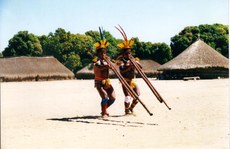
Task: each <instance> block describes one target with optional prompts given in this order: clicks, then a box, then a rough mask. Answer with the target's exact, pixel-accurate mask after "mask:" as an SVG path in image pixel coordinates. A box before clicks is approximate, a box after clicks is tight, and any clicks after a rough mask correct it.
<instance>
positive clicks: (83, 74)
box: [76, 63, 94, 79]
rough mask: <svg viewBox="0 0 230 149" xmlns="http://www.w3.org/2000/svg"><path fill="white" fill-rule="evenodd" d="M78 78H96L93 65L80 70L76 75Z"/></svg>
mask: <svg viewBox="0 0 230 149" xmlns="http://www.w3.org/2000/svg"><path fill="white" fill-rule="evenodd" d="M76 78H77V79H93V78H94V72H93V63H90V64H89V65H87V66H85V67H84V68H82V69H81V70H79V71H78V72H77V73H76Z"/></svg>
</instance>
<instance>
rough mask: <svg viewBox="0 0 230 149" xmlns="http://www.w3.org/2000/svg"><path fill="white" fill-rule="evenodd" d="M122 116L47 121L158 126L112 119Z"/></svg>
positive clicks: (90, 116)
mask: <svg viewBox="0 0 230 149" xmlns="http://www.w3.org/2000/svg"><path fill="white" fill-rule="evenodd" d="M123 116H124V115H113V116H110V117H109V118H101V116H95V115H94V116H93V115H87V116H76V117H65V118H49V119H47V120H52V121H62V122H77V123H84V124H99V125H114V126H122V127H143V126H145V125H149V126H158V124H155V123H143V122H135V121H129V120H116V119H114V118H118V117H123ZM111 118H112V119H111Z"/></svg>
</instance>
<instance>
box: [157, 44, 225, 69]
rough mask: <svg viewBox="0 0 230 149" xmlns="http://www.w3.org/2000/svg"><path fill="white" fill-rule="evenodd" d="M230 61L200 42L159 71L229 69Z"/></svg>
mask: <svg viewBox="0 0 230 149" xmlns="http://www.w3.org/2000/svg"><path fill="white" fill-rule="evenodd" d="M228 63H229V61H228V59H227V58H226V57H224V56H223V55H221V54H220V53H218V52H217V51H216V50H214V49H213V48H212V47H210V46H209V45H207V44H206V43H205V42H203V41H201V40H198V41H196V42H195V43H193V44H192V45H190V46H189V47H188V48H187V49H186V50H185V51H183V52H182V53H181V54H179V55H178V56H177V57H175V58H174V59H172V60H171V61H169V62H167V63H166V64H164V65H162V66H161V67H160V68H159V69H158V70H161V71H162V70H163V71H164V70H186V69H197V68H198V69H199V68H224V69H228V68H229V66H228Z"/></svg>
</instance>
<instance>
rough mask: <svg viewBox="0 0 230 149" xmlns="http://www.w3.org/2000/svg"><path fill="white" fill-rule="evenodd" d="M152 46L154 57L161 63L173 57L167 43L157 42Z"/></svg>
mask: <svg viewBox="0 0 230 149" xmlns="http://www.w3.org/2000/svg"><path fill="white" fill-rule="evenodd" d="M152 48H153V49H154V50H153V51H154V53H153V57H152V59H153V60H155V61H156V62H158V63H160V64H164V63H166V62H168V61H169V60H170V59H172V51H171V48H170V47H169V46H168V45H167V44H166V43H155V44H153V46H152Z"/></svg>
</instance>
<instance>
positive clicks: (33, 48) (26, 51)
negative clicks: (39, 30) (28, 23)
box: [2, 31, 42, 57]
mask: <svg viewBox="0 0 230 149" xmlns="http://www.w3.org/2000/svg"><path fill="white" fill-rule="evenodd" d="M2 54H3V56H4V57H13V56H41V55H42V47H41V44H40V41H39V39H38V37H37V36H35V35H34V34H32V33H28V31H20V32H18V33H17V34H16V35H14V37H13V38H11V39H10V40H9V45H8V47H6V48H5V50H4V51H3V52H2Z"/></svg>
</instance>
